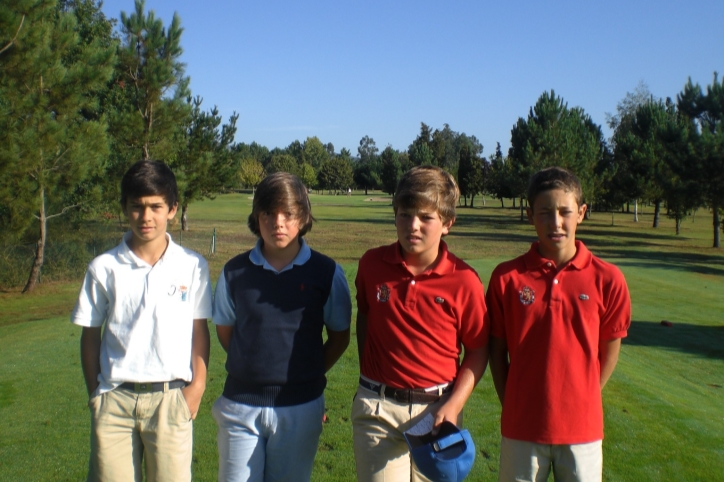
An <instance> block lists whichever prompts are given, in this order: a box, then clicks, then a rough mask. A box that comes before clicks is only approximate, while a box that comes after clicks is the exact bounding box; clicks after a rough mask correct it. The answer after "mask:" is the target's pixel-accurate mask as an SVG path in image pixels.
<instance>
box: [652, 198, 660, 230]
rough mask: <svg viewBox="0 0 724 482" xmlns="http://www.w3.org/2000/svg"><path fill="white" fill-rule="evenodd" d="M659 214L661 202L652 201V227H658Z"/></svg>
mask: <svg viewBox="0 0 724 482" xmlns="http://www.w3.org/2000/svg"><path fill="white" fill-rule="evenodd" d="M660 214H661V200H660V199H657V200H656V201H654V227H655V228H658V227H659V215H660Z"/></svg>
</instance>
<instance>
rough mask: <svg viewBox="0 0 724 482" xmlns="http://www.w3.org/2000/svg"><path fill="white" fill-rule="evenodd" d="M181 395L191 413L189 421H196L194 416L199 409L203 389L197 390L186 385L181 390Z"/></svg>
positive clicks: (192, 386)
mask: <svg viewBox="0 0 724 482" xmlns="http://www.w3.org/2000/svg"><path fill="white" fill-rule="evenodd" d="M181 393H182V394H183V396H184V400H186V405H187V406H188V407H189V412H191V420H195V419H196V415H197V414H198V413H199V407H200V406H201V397H203V395H204V388H199V387H198V386H196V385H193V384H191V385H187V386H185V387H183V388H182V389H181Z"/></svg>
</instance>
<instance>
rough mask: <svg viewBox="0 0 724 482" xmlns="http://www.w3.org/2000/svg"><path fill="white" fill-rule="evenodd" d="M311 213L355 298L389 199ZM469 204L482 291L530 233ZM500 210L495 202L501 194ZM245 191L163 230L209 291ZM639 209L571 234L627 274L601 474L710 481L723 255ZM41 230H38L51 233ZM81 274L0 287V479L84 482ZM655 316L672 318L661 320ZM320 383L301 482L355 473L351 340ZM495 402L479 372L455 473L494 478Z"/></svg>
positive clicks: (722, 336) (511, 213) (219, 355)
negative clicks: (471, 443)
mask: <svg viewBox="0 0 724 482" xmlns="http://www.w3.org/2000/svg"><path fill="white" fill-rule="evenodd" d="M312 202H313V213H314V215H315V217H316V218H317V220H318V223H317V224H316V225H315V226H314V228H313V230H312V231H311V233H309V234H308V236H307V239H308V241H309V243H310V245H311V246H312V247H313V248H316V249H318V250H319V251H322V252H324V253H325V254H328V255H330V256H332V257H333V258H335V259H336V260H337V261H338V262H339V263H341V264H342V266H343V267H344V269H345V272H346V273H347V278H348V280H349V283H350V288H351V290H352V295H353V296H354V277H355V274H356V270H357V260H358V259H359V257H360V256H361V255H362V253H363V252H364V251H365V250H366V249H368V248H370V247H374V246H377V245H380V244H386V243H391V242H393V241H394V240H395V229H394V225H393V216H392V208H391V206H390V201H389V198H384V197H383V196H382V195H381V194H379V193H374V194H372V193H370V195H368V196H365V195H364V194H362V193H355V195H353V196H351V197H348V196H344V195H343V196H330V195H313V196H312ZM477 204H482V201H481V200H480V199H476V208H474V209H470V208H461V209H460V210H459V211H458V220H457V222H456V224H455V226H454V227H453V229H452V233H451V234H450V235H449V236H448V237H447V238H446V240H447V242H448V244H449V245H450V248H451V250H452V251H453V252H455V253H456V254H457V255H459V256H460V257H462V258H463V259H465V260H466V261H468V262H469V263H470V264H471V265H472V266H473V267H474V268H475V269H476V270H477V271H478V273H479V275H480V277H481V279H482V280H483V282H484V283H485V284H487V281H488V278H489V276H490V273H491V271H492V269H493V268H494V267H495V265H496V264H497V263H499V262H501V261H503V260H506V259H509V258H511V257H514V256H517V255H519V254H522V253H523V252H524V251H526V250H527V249H528V247H529V245H530V242H531V241H532V240H533V238H534V236H535V234H534V231H533V229H532V227H531V226H528V225H527V224H524V223H521V222H520V213H519V211H518V210H514V209H511V208H506V209H501V208H500V202H499V201H497V200H492V201H490V200H488V205H487V206H485V207H479V206H477ZM506 204H507V205H508V206H510V201H509V200H508V201H506ZM250 206H251V195H250V194H230V195H224V196H219V197H218V198H217V199H215V200H213V201H205V202H202V203H197V204H193V205H191V207H190V210H189V219H190V227H191V231H190V232H189V233H184V234H183V236H181V235H180V233H179V232H178V226H175V227H174V228H173V236H174V239H176V240H180V241H181V243H182V244H184V245H186V246H189V247H191V248H193V249H196V250H197V251H199V252H200V253H202V254H203V255H205V256H208V255H209V247H210V244H211V233H212V232H213V230H214V229H216V233H217V246H216V253H215V254H214V255H212V256H208V259H209V262H210V266H211V275H212V279H213V281H214V282H215V281H216V278H217V277H218V275H219V272H220V270H221V268H222V266H223V264H224V262H226V261H227V260H228V259H229V258H230V257H232V256H233V255H235V254H237V253H239V252H241V251H244V250H246V249H249V248H250V247H251V246H252V245H253V243H254V241H255V238H254V236H253V235H251V234H250V233H249V231H248V229H247V228H246V218H247V216H248V214H249V211H250ZM652 211H653V209H652V208H648V207H647V208H645V209H644V214H643V215H642V216H641V222H639V223H633V222H632V215H631V214H623V213H616V215H615V217H614V223H615V225H614V226H611V218H612V216H611V213H594V214H593V215H592V218H591V219H590V220H586V221H585V222H584V224H583V225H582V226H581V227H580V229H579V238H580V239H582V240H583V241H584V242H585V243H586V244H587V245H588V246H589V248H590V249H591V251H593V252H594V254H597V255H599V256H600V257H602V258H603V259H605V260H608V261H611V262H613V263H615V264H617V265H618V266H619V267H620V268H621V269H622V270H623V272H624V274H625V275H626V278H627V281H628V284H629V288H630V290H631V297H632V301H633V320H634V321H633V324H632V327H631V329H630V331H629V337H628V338H627V339H626V340H624V346H623V349H622V353H621V357H620V361H619V365H618V368H617V370H616V372H615V373H614V375H613V377H612V379H611V381H610V382H609V383H608V385H607V386H606V389H605V391H604V407H605V416H606V421H605V423H606V439H605V441H604V480H608V481H674V480H675V481H701V480H723V479H724V475H722V474H723V473H724V469H722V468H723V467H724V388H723V387H724V320H723V318H724V316H723V315H724V313H723V307H724V303H723V302H722V299H723V296H722V293H723V292H724V252H722V250H715V249H712V248H710V247H709V246H711V237H712V233H711V216H710V214H709V213H708V212H707V211H706V210H700V211H699V212H698V213H697V216H696V218H695V221H692V219H687V220H685V221H684V222H683V224H682V234H681V235H680V236H675V235H674V228H673V221H671V220H669V219H667V218H665V217H662V222H661V226H660V227H659V228H658V229H656V230H654V229H652V228H651V221H652ZM50 236H51V237H52V232H51V234H50ZM79 285H80V280H76V281H72V282H66V283H52V284H45V285H41V286H40V287H39V289H38V290H37V291H36V293H34V294H32V295H27V296H24V295H20V294H19V292H18V291H19V290H18V291H14V292H7V293H0V353H2V356H1V357H0V481H51V480H53V481H55V480H63V481H65V480H68V481H77V480H83V479H84V478H85V474H86V465H87V457H88V445H89V444H88V432H89V417H88V409H87V407H86V401H87V396H86V393H85V386H84V384H83V377H82V374H81V367H80V361H79V337H80V331H81V330H80V328H78V327H76V326H73V325H71V324H70V323H69V322H68V314H69V312H70V310H71V309H72V307H73V304H74V302H75V297H76V295H77V290H78V288H79ZM662 320H667V321H670V322H672V323H673V326H672V327H666V326H662V325H661V321H662ZM211 330H212V349H211V363H210V369H209V380H208V386H207V391H206V395H205V397H204V401H203V403H202V408H201V411H200V414H199V416H198V419H197V421H196V422H195V439H194V444H195V445H194V467H193V470H194V478H195V480H201V481H211V480H216V470H217V459H216V426H215V424H214V421H213V419H212V418H211V405H212V403H213V401H214V400H215V399H216V398H217V397H218V396H219V394H220V393H221V390H222V386H223V382H224V378H225V370H224V362H225V354H224V352H223V350H222V349H221V347H220V345H219V344H218V342H217V340H216V337H215V335H214V331H213V326H211ZM352 331H353V336H352V342H351V344H350V347H349V349H348V350H347V352H346V353H345V355H344V357H343V358H342V359H341V360H340V361H339V362H338V364H337V365H336V366H335V367H334V369H333V370H332V371H331V372H330V374H329V384H328V388H327V391H326V405H327V415H328V422H327V423H326V424H325V426H324V432H323V435H322V439H321V441H320V445H319V451H318V454H317V458H316V461H315V470H314V475H313V480H315V481H345V480H354V479H355V475H354V457H353V454H352V429H351V424H350V421H349V413H350V407H351V403H352V397H353V395H354V393H355V390H356V386H357V377H358V366H357V347H356V344H355V341H354V325H353V327H352ZM499 416H500V406H499V403H498V401H497V397H496V396H495V391H494V389H493V385H492V381H491V378H490V375H489V374H488V373H486V375H485V376H484V378H483V380H482V381H481V383H480V384H479V385H478V387H477V388H476V390H475V392H474V394H473V395H472V397H471V399H470V400H469V402H468V405H467V406H466V410H465V425H466V427H467V428H468V429H469V430H470V432H471V433H472V435H473V438H474V440H475V443H476V445H477V451H478V454H477V458H476V460H475V466H474V468H473V472H472V473H471V474H470V476H469V480H473V481H493V480H497V465H498V455H499V444H500V437H499V425H498V423H499Z"/></svg>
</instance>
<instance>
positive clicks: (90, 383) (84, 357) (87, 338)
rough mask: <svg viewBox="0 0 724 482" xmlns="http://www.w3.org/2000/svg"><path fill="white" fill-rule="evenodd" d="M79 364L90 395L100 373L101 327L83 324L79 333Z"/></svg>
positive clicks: (95, 387) (95, 386)
mask: <svg viewBox="0 0 724 482" xmlns="http://www.w3.org/2000/svg"><path fill="white" fill-rule="evenodd" d="M80 364H81V366H82V367H83V378H85V386H86V389H87V390H88V396H89V397H90V396H91V395H92V394H93V392H95V391H96V389H97V388H98V385H99V383H100V382H98V375H100V373H101V327H100V326H84V327H83V332H82V333H81V335H80Z"/></svg>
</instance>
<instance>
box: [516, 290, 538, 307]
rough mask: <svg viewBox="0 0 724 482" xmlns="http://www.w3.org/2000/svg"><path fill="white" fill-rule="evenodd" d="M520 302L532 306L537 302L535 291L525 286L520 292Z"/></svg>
mask: <svg viewBox="0 0 724 482" xmlns="http://www.w3.org/2000/svg"><path fill="white" fill-rule="evenodd" d="M518 295H519V297H520V302H521V303H523V304H524V305H526V306H527V305H530V304H532V303H533V302H534V301H535V291H533V288H531V287H530V286H523V289H522V290H520V291H519V292H518Z"/></svg>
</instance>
